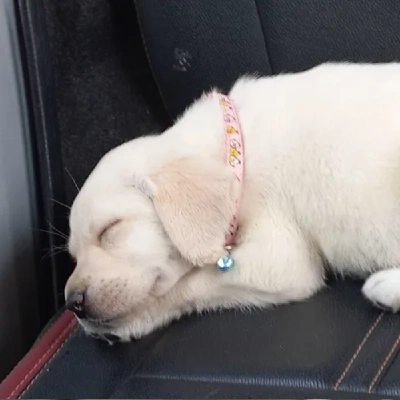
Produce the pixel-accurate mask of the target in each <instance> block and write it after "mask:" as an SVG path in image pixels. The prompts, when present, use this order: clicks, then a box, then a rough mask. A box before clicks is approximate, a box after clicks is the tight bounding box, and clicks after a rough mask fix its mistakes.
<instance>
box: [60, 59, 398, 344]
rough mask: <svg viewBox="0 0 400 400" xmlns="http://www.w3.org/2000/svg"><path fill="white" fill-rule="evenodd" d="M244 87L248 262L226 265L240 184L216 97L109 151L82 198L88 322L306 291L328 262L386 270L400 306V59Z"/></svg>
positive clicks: (330, 67) (118, 324)
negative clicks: (222, 265) (231, 167)
mask: <svg viewBox="0 0 400 400" xmlns="http://www.w3.org/2000/svg"><path fill="white" fill-rule="evenodd" d="M230 95H231V97H232V98H233V101H234V103H235V105H236V108H237V112H238V114H239V118H240V123H241V126H242V129H243V135H244V142H245V163H246V164H245V176H244V182H243V185H242V188H241V193H242V201H241V207H240V214H239V237H238V244H237V246H236V248H235V249H234V253H233V256H234V258H235V260H236V267H235V269H234V270H232V271H230V272H228V273H220V272H218V271H217V270H216V268H215V262H216V261H217V259H218V257H219V256H220V255H222V253H223V251H224V250H223V244H224V243H223V242H224V240H223V238H224V233H225V232H226V229H227V224H228V223H229V221H228V220H229V218H230V216H231V210H232V207H231V206H232V202H233V201H234V199H235V197H236V196H237V195H238V188H237V185H236V186H235V183H234V182H235V180H234V178H233V175H229V174H228V173H227V170H226V168H227V167H226V165H225V161H224V159H225V154H224V140H225V138H224V134H223V121H222V114H221V110H220V107H219V105H218V101H217V99H216V98H215V97H214V98H210V97H207V96H203V97H202V98H201V99H199V100H198V101H197V102H195V103H194V104H193V105H192V106H191V107H190V108H189V109H188V110H187V111H186V112H185V113H184V115H183V116H182V117H181V118H180V119H179V120H178V121H177V122H176V124H175V125H174V126H173V127H171V128H170V129H168V130H167V131H166V132H164V133H163V134H162V135H160V136H150V137H145V138H140V139H136V140H133V141H131V142H129V143H126V144H124V145H122V146H119V147H118V148H116V149H114V150H112V151H111V152H110V153H108V154H107V155H106V156H105V157H104V158H103V159H102V160H101V162H100V163H99V164H98V166H97V167H96V168H95V170H94V171H93V173H92V174H91V175H90V177H89V178H88V180H87V181H86V183H85V185H84V186H83V188H82V190H81V191H80V193H79V194H78V196H77V198H76V200H75V202H74V204H73V207H72V212H71V218H70V227H71V236H70V243H69V247H70V252H71V254H72V255H73V256H74V257H75V258H76V259H77V268H76V270H75V272H74V273H73V274H72V276H71V278H70V280H69V282H68V284H67V287H66V293H68V292H69V291H71V290H77V289H81V290H86V302H87V305H88V308H89V310H90V311H91V315H93V316H94V317H93V320H92V321H88V320H83V321H81V323H82V325H83V326H84V327H85V328H86V330H87V331H89V332H96V333H100V334H102V333H113V334H115V335H117V336H120V337H121V338H123V339H128V338H129V337H130V336H134V337H140V336H142V335H143V334H146V333H148V332H151V331H152V330H154V329H155V328H157V327H159V326H161V325H165V324H167V323H169V322H170V321H171V320H172V319H176V318H179V317H180V316H181V315H182V314H184V313H190V312H192V311H198V312H201V311H203V310H209V309H217V308H218V309H219V308H227V307H249V306H250V307H251V306H267V305H270V304H280V303H285V302H290V301H296V300H303V299H306V298H308V297H309V296H311V295H312V294H314V293H315V292H316V291H318V290H319V289H321V288H322V287H323V286H324V277H325V268H326V267H329V268H330V269H331V270H333V271H334V272H335V273H340V274H352V275H359V276H363V277H367V276H369V275H371V274H372V275H371V277H370V278H369V279H368V280H367V283H366V284H365V286H364V289H363V293H364V294H365V296H366V297H368V298H370V299H371V300H372V301H373V302H375V303H380V304H383V305H385V306H388V307H391V308H393V309H394V310H398V309H399V307H400V285H399V284H400V270H397V269H393V268H398V267H399V266H400V64H396V63H393V64H382V65H355V64H324V65H321V66H319V67H316V68H313V69H311V70H309V71H306V72H303V73H298V74H288V75H280V76H276V77H268V78H262V79H253V78H243V79H241V80H239V81H238V82H237V83H236V84H235V86H234V87H233V89H232V91H231V93H230ZM221 188H223V189H221ZM228 217H229V218H228ZM115 220H117V221H118V222H117V223H115V224H114V225H113V226H112V227H111V228H110V229H109V230H108V231H107V232H106V233H105V234H104V235H103V236H102V238H99V234H100V232H101V231H102V230H103V229H104V227H105V226H106V225H108V224H109V223H110V222H112V221H115ZM384 269H387V271H384V272H375V271H379V270H384ZM105 320H108V321H106V322H104V321H105ZM102 321H103V322H104V323H103V322H102Z"/></svg>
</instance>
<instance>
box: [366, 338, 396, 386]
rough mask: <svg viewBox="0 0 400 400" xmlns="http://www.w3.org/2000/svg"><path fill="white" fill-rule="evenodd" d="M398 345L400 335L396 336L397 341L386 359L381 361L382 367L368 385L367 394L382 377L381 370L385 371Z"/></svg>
mask: <svg viewBox="0 0 400 400" xmlns="http://www.w3.org/2000/svg"><path fill="white" fill-rule="evenodd" d="M399 343H400V335H399V336H397V339H396V340H395V342H394V343H393V346H392V348H391V349H390V351H389V353H388V355H387V356H386V358H385V359H384V360H383V363H382V365H381V366H380V368H379V369H378V372H377V373H376V375H375V376H374V379H372V382H371V384H370V385H369V388H368V393H371V392H372V389H373V388H374V386H375V384H376V382H377V381H378V379H379V378H380V376H381V375H382V372H383V370H384V369H385V367H386V365H387V363H388V362H389V360H390V358H391V357H392V355H393V353H394V352H395V350H396V349H397V347H398V345H399Z"/></svg>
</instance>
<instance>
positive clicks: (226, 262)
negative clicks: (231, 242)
mask: <svg viewBox="0 0 400 400" xmlns="http://www.w3.org/2000/svg"><path fill="white" fill-rule="evenodd" d="M231 249H232V247H231V246H226V250H227V251H228V255H226V256H223V257H221V258H220V259H219V260H218V261H217V269H218V270H219V271H221V272H227V271H230V270H231V269H232V268H233V267H234V266H235V260H234V259H233V258H232V256H231Z"/></svg>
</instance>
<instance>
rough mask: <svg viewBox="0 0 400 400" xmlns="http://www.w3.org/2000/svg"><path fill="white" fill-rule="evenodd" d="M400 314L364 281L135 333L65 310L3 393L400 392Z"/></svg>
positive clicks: (246, 395) (334, 284)
mask: <svg viewBox="0 0 400 400" xmlns="http://www.w3.org/2000/svg"><path fill="white" fill-rule="evenodd" d="M399 334H400V318H398V316H396V315H392V314H385V313H382V312H379V311H377V310H375V309H374V308H372V307H371V306H370V305H369V304H368V303H367V302H366V301H365V300H364V299H363V298H362V296H361V293H360V282H353V281H347V282H343V281H340V282H332V284H331V285H330V286H329V288H327V289H325V290H323V291H322V292H320V293H319V294H318V295H317V296H315V297H314V298H313V299H311V300H309V301H305V302H302V303H296V304H291V305H286V306H280V307H276V308H274V309H270V310H265V311H254V312H251V313H242V312H238V311H230V312H224V313H220V314H211V315H204V316H192V317H187V318H184V319H182V320H180V321H178V322H175V323H173V324H172V325H171V326H169V327H167V328H164V329H161V330H159V331H157V332H154V333H153V334H151V335H149V336H147V337H145V338H143V339H141V340H137V341H134V342H131V343H127V344H115V345H109V344H107V343H105V342H101V341H99V340H96V339H91V338H88V337H85V335H84V334H83V332H82V331H81V330H80V328H79V327H78V325H77V324H76V322H75V321H74V318H73V316H71V314H70V313H69V312H63V313H62V314H61V316H60V317H59V318H58V319H57V320H56V322H54V323H53V324H52V325H51V326H50V328H48V330H47V332H45V333H44V335H43V336H42V338H41V339H40V340H39V341H38V342H37V344H36V345H35V346H34V347H33V349H32V350H31V352H30V353H29V354H28V355H27V356H26V357H25V359H23V360H22V361H21V363H20V365H18V366H17V367H16V369H15V370H14V371H13V372H12V373H11V374H10V376H9V377H8V378H7V379H6V380H5V381H4V382H3V383H2V384H1V385H0V397H1V398H9V397H11V398H16V397H21V398H116V399H121V398H271V397H275V398H285V397H286V398H287V397H291V398H293V397H295V398H359V397H360V395H362V397H363V398H382V397H390V398H400V389H399V380H398V374H399V373H400V361H399V359H398V358H397V351H398V346H399V341H400V336H399Z"/></svg>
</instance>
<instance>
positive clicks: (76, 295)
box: [65, 290, 86, 319]
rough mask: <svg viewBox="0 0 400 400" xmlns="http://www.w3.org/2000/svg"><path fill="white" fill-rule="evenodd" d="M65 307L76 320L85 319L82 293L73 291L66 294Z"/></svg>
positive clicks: (83, 294)
mask: <svg viewBox="0 0 400 400" xmlns="http://www.w3.org/2000/svg"><path fill="white" fill-rule="evenodd" d="M65 305H66V307H67V308H68V310H71V311H72V312H73V313H74V314H75V315H76V316H77V317H78V318H80V319H83V318H85V317H86V312H85V293H84V292H83V291H78V290H77V291H73V292H71V293H69V294H68V296H67V299H66V302H65Z"/></svg>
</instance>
